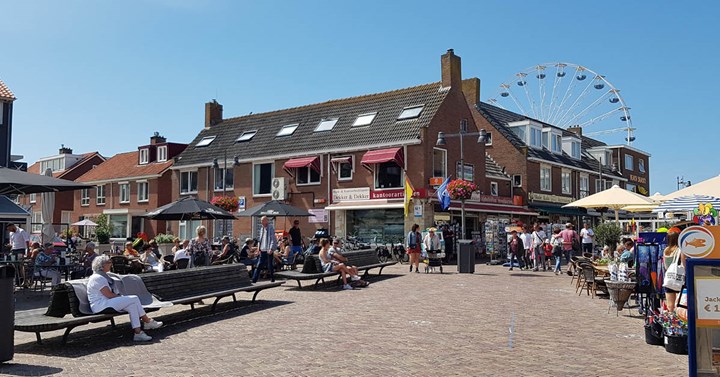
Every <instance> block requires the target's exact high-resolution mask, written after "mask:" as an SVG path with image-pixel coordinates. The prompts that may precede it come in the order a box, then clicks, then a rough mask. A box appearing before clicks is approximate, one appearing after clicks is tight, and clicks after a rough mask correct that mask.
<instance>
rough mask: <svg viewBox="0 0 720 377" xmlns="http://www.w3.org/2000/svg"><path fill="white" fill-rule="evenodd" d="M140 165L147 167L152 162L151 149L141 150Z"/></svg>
mask: <svg viewBox="0 0 720 377" xmlns="http://www.w3.org/2000/svg"><path fill="white" fill-rule="evenodd" d="M139 154H140V162H139V164H140V165H147V164H148V163H149V162H150V148H142V149H140V153H139Z"/></svg>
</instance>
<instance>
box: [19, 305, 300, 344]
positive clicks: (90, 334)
mask: <svg viewBox="0 0 720 377" xmlns="http://www.w3.org/2000/svg"><path fill="white" fill-rule="evenodd" d="M211 302H212V300H205V303H206V304H208V303H211ZM292 303H293V302H292V301H275V300H273V301H263V300H258V303H255V304H252V303H250V302H240V301H238V303H234V302H223V303H219V304H218V305H217V308H216V311H215V312H210V305H196V306H195V310H182V311H179V312H176V313H171V314H167V315H163V316H158V315H155V316H153V318H155V319H157V320H159V321H162V322H163V323H164V326H163V327H162V328H161V329H158V330H152V331H151V332H148V334H149V335H150V336H152V337H153V340H152V341H151V342H148V343H143V344H153V343H156V342H158V341H160V342H162V340H163V339H164V338H166V337H168V336H171V335H176V334H179V333H183V332H186V331H188V330H190V329H194V328H198V327H200V326H203V325H206V324H210V323H213V322H216V321H218V320H225V319H230V318H234V317H238V316H242V315H247V314H250V313H255V312H259V311H262V310H268V309H272V308H276V307H279V306H282V305H288V304H292ZM188 309H189V308H188ZM56 334H57V335H55V336H53V337H47V338H43V344H37V343H35V342H28V343H23V344H16V345H15V353H27V354H35V355H47V356H57V357H68V358H74V357H82V356H87V355H91V354H95V353H98V352H104V351H107V350H110V349H114V348H119V347H133V346H137V345H141V344H138V343H134V342H133V341H132V338H131V335H132V331H131V330H130V324H129V323H127V322H126V323H123V324H121V325H118V326H117V327H116V328H115V329H113V328H112V326H110V325H108V326H104V327H100V328H93V329H87V330H78V331H77V332H71V333H70V337H69V338H68V343H67V344H65V345H62V344H61V335H60V334H62V332H60V331H58V332H56ZM46 336H47V335H46Z"/></svg>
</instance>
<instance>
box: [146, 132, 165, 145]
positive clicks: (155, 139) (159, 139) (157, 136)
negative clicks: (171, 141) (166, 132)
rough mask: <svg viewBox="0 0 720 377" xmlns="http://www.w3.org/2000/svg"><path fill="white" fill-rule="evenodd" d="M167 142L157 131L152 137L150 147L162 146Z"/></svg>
mask: <svg viewBox="0 0 720 377" xmlns="http://www.w3.org/2000/svg"><path fill="white" fill-rule="evenodd" d="M166 141H167V139H165V137H163V136H160V133H159V132H157V131H155V133H154V134H153V135H152V136H150V145H155V144H161V143H164V142H166Z"/></svg>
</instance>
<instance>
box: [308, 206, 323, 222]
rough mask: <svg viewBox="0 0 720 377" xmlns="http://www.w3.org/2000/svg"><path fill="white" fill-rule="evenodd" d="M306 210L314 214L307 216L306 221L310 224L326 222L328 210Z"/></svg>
mask: <svg viewBox="0 0 720 377" xmlns="http://www.w3.org/2000/svg"><path fill="white" fill-rule="evenodd" d="M308 212H310V213H312V214H313V215H315V216H308V222H309V223H311V224H317V223H326V222H328V212H327V210H325V209H314V208H313V209H309V210H308Z"/></svg>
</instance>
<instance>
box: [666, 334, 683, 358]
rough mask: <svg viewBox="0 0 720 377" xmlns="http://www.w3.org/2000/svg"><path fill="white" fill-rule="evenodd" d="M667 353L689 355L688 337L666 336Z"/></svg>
mask: <svg viewBox="0 0 720 377" xmlns="http://www.w3.org/2000/svg"><path fill="white" fill-rule="evenodd" d="M665 351H667V352H670V353H674V354H678V355H687V354H688V337H687V336H677V335H665Z"/></svg>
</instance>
